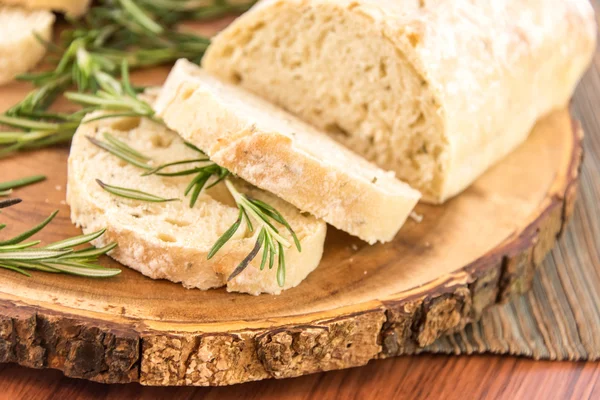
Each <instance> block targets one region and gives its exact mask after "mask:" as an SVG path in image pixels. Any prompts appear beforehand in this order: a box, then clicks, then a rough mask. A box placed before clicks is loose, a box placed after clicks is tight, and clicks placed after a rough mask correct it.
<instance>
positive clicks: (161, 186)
mask: <svg viewBox="0 0 600 400" xmlns="http://www.w3.org/2000/svg"><path fill="white" fill-rule="evenodd" d="M104 132H109V133H111V134H112V135H113V136H115V137H117V138H118V139H120V140H122V141H124V142H126V143H127V144H129V145H130V146H132V147H133V148H135V149H137V150H138V151H140V152H142V153H144V154H145V155H147V156H149V157H151V158H152V160H153V162H155V163H156V164H157V165H159V164H163V163H166V162H171V161H177V160H183V159H195V158H198V153H196V152H195V151H193V150H191V149H189V148H188V147H186V146H185V145H184V144H183V141H182V140H181V138H180V137H179V136H177V135H176V134H175V133H174V132H171V131H169V130H168V129H167V128H165V127H164V126H162V125H160V124H157V123H155V122H152V121H149V120H145V119H142V120H140V119H133V118H130V119H127V118H111V119H104V120H98V121H95V122H89V123H86V124H83V125H81V126H80V127H79V129H78V130H77V133H76V134H75V137H74V138H73V144H72V147H71V154H70V156H69V174H68V189H67V201H68V203H69V204H70V206H71V219H72V220H73V222H74V223H75V224H77V225H78V226H80V227H81V228H82V229H83V231H84V232H85V233H90V232H93V231H96V230H99V229H103V228H106V229H107V232H106V233H105V234H104V235H103V236H101V237H100V238H99V239H97V240H96V242H94V244H95V245H96V246H103V245H106V244H107V243H109V242H113V241H115V242H117V243H118V247H117V248H116V249H115V250H113V251H112V252H111V253H110V256H111V257H112V258H114V259H116V260H118V261H120V262H121V263H123V264H124V265H126V266H128V267H131V268H133V269H135V270H138V271H139V272H141V273H142V274H144V275H146V276H149V277H151V278H154V279H168V280H171V281H173V282H181V283H182V284H183V286H185V287H187V288H199V289H203V290H204V289H210V288H217V287H221V286H225V285H226V286H227V290H228V291H235V292H245V293H250V294H254V295H257V294H260V293H273V294H277V293H280V292H281V290H282V289H288V288H291V287H294V286H296V285H298V284H299V283H300V282H301V281H302V280H303V279H304V278H306V276H307V275H308V274H309V273H310V272H311V271H312V270H314V269H315V268H316V267H317V265H318V264H319V261H320V259H321V255H322V252H323V242H324V240H325V232H326V225H325V223H324V222H322V221H318V220H316V219H315V218H314V217H312V216H308V215H303V214H301V213H300V212H299V211H298V210H297V209H296V208H295V207H293V206H291V205H289V204H288V203H286V202H284V201H283V200H280V199H278V198H276V197H275V196H273V195H270V194H268V193H265V192H263V191H261V190H258V189H256V188H254V187H252V186H250V185H248V184H246V183H245V182H242V181H241V180H236V181H235V182H234V185H235V186H236V188H237V189H238V190H240V191H241V192H245V193H247V194H249V195H250V196H252V197H253V198H257V199H260V200H263V201H265V202H267V203H269V204H271V205H273V206H274V207H275V208H277V209H278V210H279V211H280V212H281V213H282V214H283V215H284V217H285V218H286V219H287V220H288V222H289V223H290V225H291V226H292V227H293V228H294V229H295V231H296V233H297V235H298V237H299V239H300V242H301V244H302V252H301V253H299V252H298V251H297V250H296V248H295V247H292V248H289V249H287V250H286V253H285V254H286V270H287V274H286V280H285V286H284V288H281V287H279V286H278V283H277V278H276V270H277V268H276V266H275V267H274V268H273V269H272V270H269V269H268V268H265V270H263V271H260V270H259V265H260V259H261V254H259V255H258V257H257V259H255V260H254V261H253V262H252V263H251V264H250V266H248V267H247V268H246V270H244V272H242V273H241V274H240V275H238V276H237V277H236V278H234V279H233V280H231V281H230V282H227V278H228V277H229V275H230V274H231V272H232V271H233V270H234V269H235V267H236V266H237V265H238V264H239V262H240V261H241V260H242V259H244V257H245V256H246V255H248V253H250V250H251V249H252V248H253V246H254V243H255V241H256V237H250V236H251V234H245V232H244V229H239V230H238V232H237V233H236V235H235V236H234V238H233V239H232V240H231V241H230V242H229V243H228V244H227V245H226V246H225V247H224V248H222V249H221V250H220V252H219V253H217V255H216V256H215V257H214V258H212V259H211V260H210V261H208V260H207V254H208V252H209V250H210V249H211V247H212V245H213V244H214V243H215V241H216V240H217V239H218V238H219V237H220V236H221V235H222V234H223V233H224V232H225V231H226V230H227V229H228V228H229V227H230V226H231V224H233V222H234V221H235V220H236V218H237V215H238V210H237V208H236V206H235V203H234V202H233V199H232V198H231V197H230V195H229V192H228V191H227V189H226V188H225V187H224V185H223V184H219V185H217V186H215V187H214V188H211V189H209V190H208V191H206V192H204V193H202V194H201V195H200V197H199V200H198V202H197V204H196V205H195V206H194V208H190V207H189V201H188V199H186V198H184V194H183V192H184V190H185V187H186V186H187V184H188V183H189V181H190V179H191V178H190V177H189V176H188V177H160V176H156V175H152V176H147V177H141V176H140V175H141V172H143V171H142V170H140V169H139V168H137V167H134V166H132V165H130V164H128V163H126V162H124V161H122V160H120V159H119V158H117V157H115V156H114V155H112V154H110V153H108V152H106V151H104V150H101V149H100V148H98V147H96V146H95V145H93V144H92V143H90V142H89V140H88V139H87V138H86V136H90V137H95V138H97V139H101V140H103V134H104ZM96 179H100V180H101V181H103V182H105V183H108V184H111V185H115V186H121V187H127V188H133V189H138V190H142V191H145V192H148V193H151V194H155V195H158V196H162V197H165V198H181V199H182V200H183V201H181V202H170V203H148V202H142V201H137V200H128V199H125V198H121V197H117V196H114V195H112V194H110V193H108V192H106V191H104V190H103V189H102V188H100V187H99V186H98V184H97V182H96ZM284 236H286V235H284Z"/></svg>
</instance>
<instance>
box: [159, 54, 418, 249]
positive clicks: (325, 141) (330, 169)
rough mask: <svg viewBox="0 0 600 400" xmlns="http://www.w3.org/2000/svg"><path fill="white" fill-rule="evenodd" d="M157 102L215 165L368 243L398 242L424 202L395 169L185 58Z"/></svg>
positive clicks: (170, 122)
mask: <svg viewBox="0 0 600 400" xmlns="http://www.w3.org/2000/svg"><path fill="white" fill-rule="evenodd" d="M155 108H156V110H157V113H158V115H159V116H161V117H162V118H163V120H164V121H165V123H166V124H167V125H168V126H169V127H170V128H171V129H173V130H174V131H176V132H177V133H179V134H180V135H181V136H182V137H183V138H184V139H185V140H187V141H189V142H191V143H193V144H195V145H196V146H198V147H199V148H201V149H203V150H204V151H205V152H206V153H207V154H208V155H209V156H210V158H211V159H212V160H213V161H214V162H216V163H217V164H219V165H221V166H223V167H225V168H227V169H229V170H230V171H232V172H233V173H235V174H236V175H238V176H239V177H241V178H242V179H244V180H246V181H248V182H250V183H252V184H253V185H256V186H258V187H260V188H262V189H264V190H267V191H269V192H271V193H273V194H275V195H277V196H279V197H281V198H282V199H284V200H286V201H288V202H290V203H291V204H293V205H295V206H296V207H298V208H299V209H301V210H303V211H308V212H310V213H311V214H313V215H314V216H316V217H317V218H320V219H323V220H325V221H326V222H328V223H330V224H331V225H333V226H335V227H336V228H338V229H341V230H344V231H346V232H348V233H350V234H352V235H355V236H358V237H360V238H361V239H363V240H365V241H367V242H369V243H375V242H376V241H381V242H387V241H390V240H392V239H393V237H394V236H395V235H396V233H397V232H398V230H399V229H400V227H401V226H402V225H403V223H404V221H405V220H406V218H407V217H408V215H409V214H410V212H411V210H412V209H413V207H414V206H415V204H416V203H417V201H418V200H419V197H420V194H419V193H418V192H417V191H416V190H413V189H411V188H410V187H409V186H408V185H406V184H404V183H402V182H400V181H398V180H397V179H395V178H394V176H393V173H387V172H385V171H383V170H381V169H379V168H377V167H376V166H375V165H373V164H371V163H369V162H367V161H365V160H364V159H363V158H362V157H360V156H357V155H356V154H354V153H352V152H351V151H349V150H347V149H346V148H344V147H343V146H341V145H339V144H338V143H336V142H335V141H333V140H331V139H330V138H329V137H328V136H327V135H326V134H324V133H323V132H320V131H318V130H316V129H315V128H313V127H312V126H310V125H308V124H306V123H303V122H302V121H300V120H299V119H297V118H295V117H293V116H292V115H290V114H288V113H286V112H284V111H283V110H281V109H279V108H277V107H275V106H273V105H272V104H270V103H268V102H266V101H264V100H262V99H260V98H258V97H256V96H254V95H252V94H251V93H249V92H247V91H245V90H243V89H240V88H238V87H236V86H233V85H231V84H227V83H224V82H221V81H219V80H218V79H216V78H214V77H213V76H211V75H209V74H207V73H206V72H205V71H203V70H201V69H200V68H199V67H198V66H196V65H193V64H191V63H190V62H188V61H186V60H179V61H178V62H177V63H176V65H175V67H174V68H173V70H172V71H171V74H170V75H169V78H168V79H167V82H166V83H165V85H164V86H163V89H162V91H161V93H160V95H159V97H158V99H157V102H156V105H155Z"/></svg>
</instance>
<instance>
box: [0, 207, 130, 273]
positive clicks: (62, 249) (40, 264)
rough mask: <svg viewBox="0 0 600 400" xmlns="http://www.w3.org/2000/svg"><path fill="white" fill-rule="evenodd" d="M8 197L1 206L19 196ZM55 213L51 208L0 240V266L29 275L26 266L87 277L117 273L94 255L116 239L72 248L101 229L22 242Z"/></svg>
mask: <svg viewBox="0 0 600 400" xmlns="http://www.w3.org/2000/svg"><path fill="white" fill-rule="evenodd" d="M10 200H12V204H8V203H6V204H5V205H4V206H2V205H1V204H0V208H2V207H8V206H10V205H14V204H17V203H19V202H20V200H19V199H10ZM15 200H18V201H15ZM57 213H58V211H55V212H53V213H52V214H51V215H50V216H49V217H48V218H46V219H45V220H44V221H42V222H41V223H40V224H38V225H36V226H34V227H33V228H31V229H29V230H28V231H26V232H23V233H21V234H19V235H17V236H15V237H13V238H10V239H7V240H4V241H2V242H0V268H3V269H7V270H11V271H15V272H18V273H20V274H23V275H26V276H31V275H30V274H29V273H28V272H27V270H36V271H43V272H51V273H66V274H72V275H78V276H85V277H90V278H108V277H112V276H115V275H118V274H120V273H121V271H120V270H118V269H110V268H104V267H102V266H100V265H98V264H97V261H98V257H100V256H102V255H104V254H106V253H108V252H109V251H111V250H112V249H114V248H115V247H116V245H117V244H116V243H111V244H109V245H108V246H105V247H103V248H100V249H96V248H94V247H88V248H84V249H81V250H75V249H74V247H76V246H80V245H84V244H88V243H89V242H91V241H92V240H94V239H97V238H99V237H100V236H102V235H103V234H104V232H105V231H104V230H101V231H98V232H94V233H92V234H88V235H81V236H77V237H73V238H70V239H65V240H61V241H59V242H55V243H51V244H49V245H47V246H43V247H36V248H34V247H33V246H36V245H38V244H39V243H40V241H39V240H38V241H34V242H28V243H24V241H25V240H27V239H28V238H30V237H31V236H33V235H35V234H36V233H37V232H39V231H40V230H42V229H43V228H44V227H46V226H47V225H48V224H49V223H50V222H51V221H52V220H53V219H54V217H55V216H56V214H57ZM4 227H6V225H0V230H1V229H3V228H4Z"/></svg>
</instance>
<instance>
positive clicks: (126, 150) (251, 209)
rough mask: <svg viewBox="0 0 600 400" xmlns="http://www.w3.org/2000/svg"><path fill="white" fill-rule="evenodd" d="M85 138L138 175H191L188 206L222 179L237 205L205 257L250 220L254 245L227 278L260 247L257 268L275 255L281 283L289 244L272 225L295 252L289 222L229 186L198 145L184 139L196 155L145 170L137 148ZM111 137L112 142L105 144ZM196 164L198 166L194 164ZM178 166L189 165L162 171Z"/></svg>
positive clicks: (120, 192)
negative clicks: (233, 216) (234, 214)
mask: <svg viewBox="0 0 600 400" xmlns="http://www.w3.org/2000/svg"><path fill="white" fill-rule="evenodd" d="M88 139H89V140H90V141H91V142H92V143H94V144H95V145H97V146H98V147H100V148H102V149H104V150H106V151H108V152H110V153H111V154H113V155H114V156H116V157H118V158H120V159H122V160H124V161H126V162H128V163H130V164H131V165H134V166H137V167H139V168H141V169H145V170H146V172H144V173H143V174H142V176H148V175H159V176H165V177H173V176H188V175H195V176H194V178H192V180H191V181H190V183H189V185H188V186H187V188H186V189H185V191H184V195H185V196H188V195H189V194H190V193H191V196H190V207H194V205H195V203H196V202H197V200H198V197H199V195H200V193H201V192H202V190H204V189H208V188H211V187H213V186H215V185H216V184H218V183H219V182H222V181H224V182H225V185H226V186H227V189H228V190H229V192H230V193H231V195H232V197H233V199H234V201H235V203H236V205H237V207H238V210H239V214H238V218H237V219H236V221H235V222H234V223H233V225H232V226H231V227H230V228H229V229H228V230H227V231H226V232H225V233H223V235H222V236H221V237H220V238H219V239H218V240H217V241H216V242H215V244H214V245H213V247H212V248H211V250H210V252H209V254H208V257H207V258H208V259H209V260H210V259H211V258H213V257H214V256H215V255H216V254H217V253H218V252H219V250H220V249H221V248H222V247H223V246H224V245H225V244H226V243H227V242H228V241H229V240H231V238H232V237H233V235H235V233H236V232H237V231H238V229H239V228H240V227H241V225H242V223H243V222H244V223H245V225H246V228H247V229H248V230H249V231H250V232H253V231H254V229H255V228H254V224H253V223H252V221H254V223H256V224H257V225H258V226H260V230H259V232H258V235H257V240H256V244H255V246H254V248H253V249H252V250H251V251H250V253H249V254H248V255H247V256H246V257H245V258H244V259H243V260H242V261H241V262H240V264H239V265H238V266H237V267H236V268H235V270H234V271H233V272H232V273H231V275H230V276H229V278H228V279H229V280H231V279H233V278H235V277H236V276H238V275H239V274H241V273H242V272H243V271H244V270H245V269H246V268H247V267H248V265H249V264H250V262H251V261H252V260H254V258H256V256H257V255H258V253H259V252H260V251H261V249H262V260H261V264H260V269H261V270H263V269H264V268H265V267H266V265H267V263H268V265H269V269H272V268H273V266H274V265H275V258H276V256H277V282H278V284H279V285H280V286H284V284H285V274H286V270H285V268H286V267H285V253H284V248H288V247H290V246H291V244H290V243H289V241H288V240H287V239H286V238H284V237H283V236H281V234H280V232H279V230H278V229H277V228H276V227H275V224H279V225H282V226H283V227H284V228H285V229H286V230H287V231H288V232H289V233H290V235H291V236H292V238H293V240H294V244H295V246H296V248H297V249H298V251H302V247H301V244H300V240H298V237H297V235H296V233H295V232H294V230H293V229H292V227H291V226H290V224H289V223H288V222H287V221H286V219H285V218H284V217H283V215H282V214H281V213H280V212H279V211H277V210H276V209H275V208H274V207H272V206H270V205H269V204H266V203H265V202H263V201H260V200H258V199H251V198H249V197H248V196H246V195H244V194H242V193H240V192H239V191H238V190H237V189H236V188H235V187H234V186H233V184H232V183H231V181H230V180H229V179H227V178H228V177H229V175H230V172H229V171H228V170H227V169H225V168H223V167H221V166H219V165H217V164H215V163H214V162H212V161H210V159H209V158H208V157H207V156H206V154H205V153H204V152H203V151H202V150H200V149H199V148H198V147H196V146H194V145H193V144H191V143H188V142H185V145H186V146H187V147H189V148H191V149H192V150H194V151H196V152H198V153H199V158H194V159H189V160H181V161H174V162H170V163H167V164H163V165H159V166H158V167H156V168H154V169H149V167H148V164H146V162H147V161H148V160H149V157H147V156H144V155H143V154H141V153H140V152H138V151H137V150H135V149H133V148H131V147H130V146H129V145H127V144H126V143H123V142H120V141H119V140H118V139H116V138H112V139H109V138H108V137H106V134H105V139H107V142H102V141H99V140H98V139H94V138H88ZM111 140H112V142H113V144H111V143H109V142H110V141H111ZM199 163H200V164H201V165H198V164H199ZM181 165H191V167H189V168H187V169H181V170H177V171H175V172H165V170H166V169H168V168H170V167H174V166H181ZM211 178H213V179H214V180H213V181H212V183H210V184H208V182H209V180H210V179H211ZM97 182H98V184H100V186H102V187H103V188H104V189H105V190H107V191H108V192H110V193H112V194H114V195H116V196H121V197H126V198H130V199H135V200H140V201H149V202H153V201H154V202H156V201H170V200H174V199H163V198H160V197H158V196H155V195H152V194H149V193H145V192H140V191H138V190H134V189H126V188H119V187H114V186H109V185H106V184H104V183H102V182H101V181H99V180H97Z"/></svg>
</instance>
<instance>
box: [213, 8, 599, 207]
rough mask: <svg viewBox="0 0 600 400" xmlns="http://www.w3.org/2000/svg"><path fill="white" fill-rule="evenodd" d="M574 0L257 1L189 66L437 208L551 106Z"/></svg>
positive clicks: (574, 24) (574, 74) (580, 41)
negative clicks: (244, 92) (254, 98)
mask: <svg viewBox="0 0 600 400" xmlns="http://www.w3.org/2000/svg"><path fill="white" fill-rule="evenodd" d="M595 38H596V29H595V18H594V12H593V10H592V7H591V6H590V4H589V2H588V0H544V1H541V0H427V1H416V0H263V1H261V2H259V3H258V4H257V5H256V6H255V7H254V8H253V9H252V10H250V11H249V12H248V13H246V14H244V15H243V16H242V17H240V18H239V19H237V20H236V21H235V22H233V23H232V24H231V25H230V26H229V27H227V28H226V29H225V30H224V31H222V32H221V33H220V34H219V35H217V36H216V37H215V38H214V39H213V41H212V44H211V46H210V48H209V49H208V51H207V52H206V54H205V56H204V58H203V61H202V65H203V67H204V68H205V69H206V70H207V71H209V72H210V73H212V74H214V75H216V76H219V77H221V78H223V79H226V80H228V81H231V82H234V83H236V84H238V85H240V86H242V87H244V88H246V89H249V90H250V91H252V92H254V93H256V94H258V95H259V96H261V97H263V98H265V99H267V100H269V101H271V102H273V103H275V104H278V105H279V106H281V107H283V108H285V109H286V110H288V111H290V112H292V113H294V114H296V115H298V116H300V117H301V118H302V119H303V120H305V121H307V122H309V123H311V124H313V125H315V126H317V127H319V128H321V129H324V130H326V131H328V132H329V134H330V135H331V136H332V137H333V138H335V139H336V140H338V141H339V142H341V143H343V144H344V145H346V146H347V147H349V148H350V149H352V150H354V151H356V152H357V153H359V154H361V155H364V156H365V157H366V158H367V159H369V160H371V161H373V162H375V163H376V164H378V165H379V166H380V167H382V168H384V169H387V170H391V171H395V172H396V174H397V176H398V177H399V178H400V179H402V180H404V181H406V182H407V183H409V184H410V185H411V186H413V187H415V188H416V189H418V190H420V191H421V192H422V193H423V197H424V200H428V201H431V202H436V203H437V202H443V201H444V200H446V199H448V198H449V197H451V196H453V195H455V194H457V193H459V192H460V191H462V190H463V189H464V188H465V187H467V186H468V185H469V184H470V183H471V182H473V181H474V180H475V179H476V178H477V177H478V176H479V175H481V174H482V173H483V172H484V171H485V170H486V169H487V168H488V167H490V166H491V165H493V164H494V163H495V162H496V161H498V160H499V159H501V158H502V157H503V156H505V155H506V154H507V153H508V152H510V151H511V150H513V149H514V148H515V147H516V146H517V145H518V144H520V143H521V142H522V141H523V140H524V139H525V138H526V137H527V135H528V133H529V132H530V130H531V129H532V127H533V125H534V123H535V121H536V120H537V119H538V118H540V117H541V116H542V115H544V114H546V113H548V112H549V111H550V110H552V109H554V108H557V107H564V106H565V105H566V104H567V102H568V100H569V97H570V96H571V95H572V93H573V90H574V87H575V85H576V83H577V82H578V80H579V79H580V78H581V76H582V73H583V71H584V70H585V69H586V67H587V66H588V64H589V62H590V59H591V57H592V54H593V53H594V48H595Z"/></svg>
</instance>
